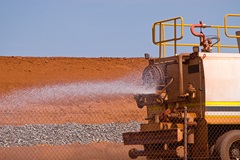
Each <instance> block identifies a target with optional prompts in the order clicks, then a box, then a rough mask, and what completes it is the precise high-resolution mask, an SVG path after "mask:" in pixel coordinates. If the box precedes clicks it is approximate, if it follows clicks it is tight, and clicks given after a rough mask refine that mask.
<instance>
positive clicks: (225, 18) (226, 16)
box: [224, 14, 240, 38]
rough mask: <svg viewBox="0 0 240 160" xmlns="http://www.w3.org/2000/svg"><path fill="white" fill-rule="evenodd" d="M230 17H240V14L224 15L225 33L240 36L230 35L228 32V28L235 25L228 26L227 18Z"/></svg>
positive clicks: (232, 36)
mask: <svg viewBox="0 0 240 160" xmlns="http://www.w3.org/2000/svg"><path fill="white" fill-rule="evenodd" d="M228 17H240V14H227V15H225V16H224V33H225V35H226V36H227V37H229V38H240V36H237V35H236V36H235V35H229V34H228V32H227V29H228V28H232V27H234V26H228V25H227V18H228Z"/></svg>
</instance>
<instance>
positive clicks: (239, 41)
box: [236, 31, 240, 53]
mask: <svg viewBox="0 0 240 160" xmlns="http://www.w3.org/2000/svg"><path fill="white" fill-rule="evenodd" d="M236 36H239V37H240V31H237V32H236ZM237 42H238V51H239V53H240V38H237Z"/></svg>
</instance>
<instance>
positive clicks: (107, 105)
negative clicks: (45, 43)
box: [0, 57, 147, 159]
mask: <svg viewBox="0 0 240 160" xmlns="http://www.w3.org/2000/svg"><path fill="white" fill-rule="evenodd" d="M146 65H147V61H146V60H144V59H142V58H32V57H0V68H1V69H0V96H1V99H4V97H5V96H6V95H11V94H13V93H15V92H19V91H20V92H19V96H13V97H10V98H9V99H8V101H9V102H4V104H5V105H4V106H1V108H0V123H1V125H23V124H60V123H69V122H70V123H71V122H74V123H83V124H86V123H107V122H129V121H132V120H137V121H143V119H144V118H145V114H146V113H145V110H144V109H142V110H139V109H138V108H137V107H136V104H135V101H134V100H133V95H132V94H126V95H124V94H121V95H119V96H118V95H116V94H115V95H112V96H109V95H100V96H97V97H92V98H89V97H88V95H86V96H83V97H80V98H79V99H77V100H76V98H75V99H74V100H71V95H69V96H70V97H69V99H70V101H68V100H66V101H65V100H64V101H63V100H60V101H56V103H55V101H51V102H49V103H34V104H28V105H21V106H18V105H13V102H15V101H16V100H18V98H20V99H21V93H22V92H21V91H24V90H26V89H28V90H29V89H31V88H41V87H45V88H46V87H48V86H55V85H63V84H73V83H76V82H77V83H81V82H84V83H86V82H91V83H95V82H104V83H111V82H112V81H117V80H119V79H122V78H123V77H129V76H133V77H134V80H137V81H140V80H141V73H142V71H143V69H144V67H145V66H146ZM55 92H57V90H56V91H55ZM70 93H71V92H70ZM56 95H57V93H56ZM30 96H31V95H30ZM35 96H36V98H37V95H35ZM31 98H34V97H31ZM19 101H20V100H19ZM129 148H131V146H130V147H129V146H127V147H126V146H123V145H122V144H113V143H96V144H89V145H80V144H73V145H66V146H34V147H15V148H0V159H128V156H127V152H128V149H129Z"/></svg>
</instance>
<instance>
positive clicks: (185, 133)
mask: <svg viewBox="0 0 240 160" xmlns="http://www.w3.org/2000/svg"><path fill="white" fill-rule="evenodd" d="M184 160H187V107H186V106H185V107H184Z"/></svg>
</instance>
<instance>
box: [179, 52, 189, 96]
mask: <svg viewBox="0 0 240 160" xmlns="http://www.w3.org/2000/svg"><path fill="white" fill-rule="evenodd" d="M190 54H191V53H181V54H180V55H179V57H178V68H179V94H180V95H179V96H180V97H181V96H184V90H183V66H182V62H183V57H186V56H190Z"/></svg>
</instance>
